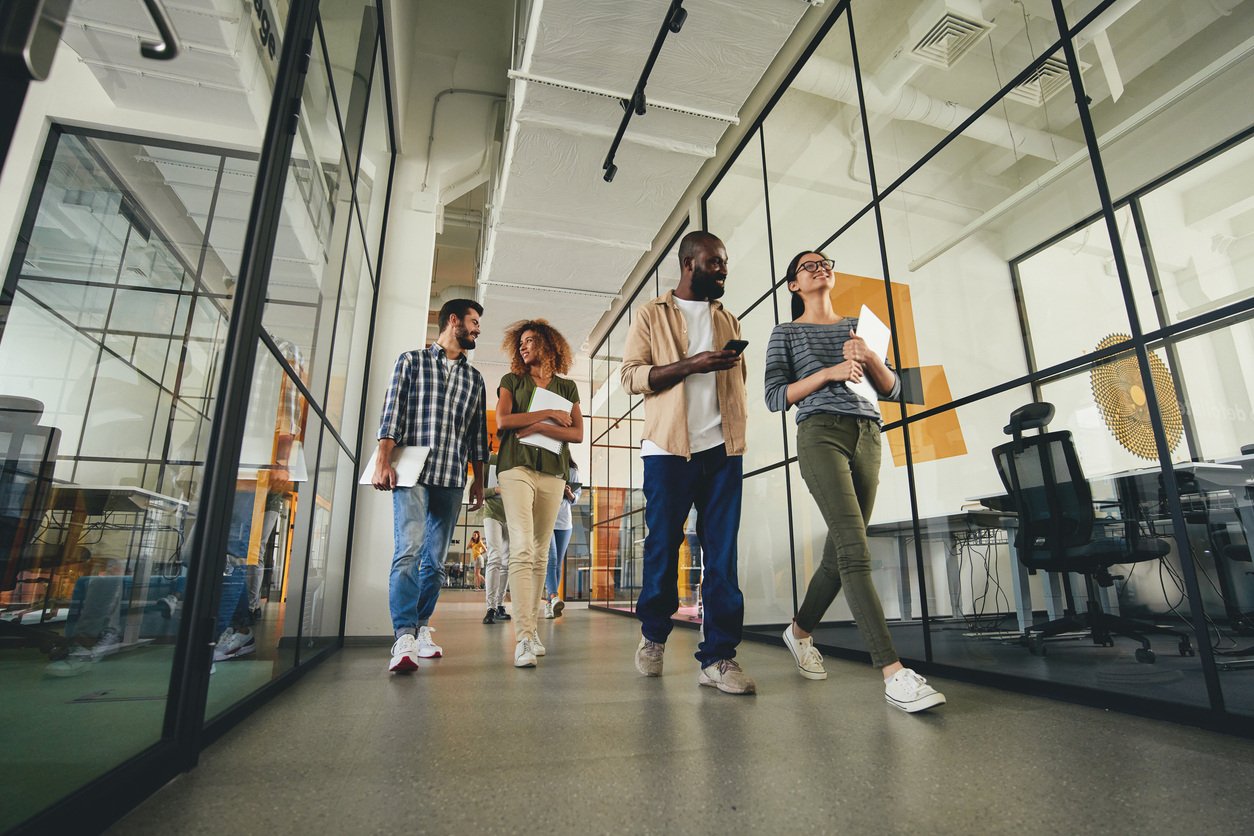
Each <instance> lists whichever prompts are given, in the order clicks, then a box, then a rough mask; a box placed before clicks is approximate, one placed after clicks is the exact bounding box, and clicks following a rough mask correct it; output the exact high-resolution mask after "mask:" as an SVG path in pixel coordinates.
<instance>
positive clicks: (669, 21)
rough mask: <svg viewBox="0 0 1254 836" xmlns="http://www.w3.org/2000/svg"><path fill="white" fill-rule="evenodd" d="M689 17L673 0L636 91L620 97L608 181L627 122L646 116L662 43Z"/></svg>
mask: <svg viewBox="0 0 1254 836" xmlns="http://www.w3.org/2000/svg"><path fill="white" fill-rule="evenodd" d="M687 19H688V12H687V10H685V9H684V0H671V7H670V8H669V9H668V10H667V12H666V18H665V20H663V21H662V28H661V29H659V30H658V33H657V37H656V38H654V39H653V49H652V50H650V51H649V60H647V61H645V62H644V69H643V70H642V71H641V73H640V80H639V81H637V82H636V89H635V92H633V93H632V94H631V98H630V99H619V104H621V105H622V106H623V111H624V112H623V120H622V121H621V122H619V123H618V132H617V133H615V134H614V141H613V142H611V143H610V151H609V153H608V154H606V155H605V164H604V165H602V166H601V168H603V169H604V170H605V175H604V177H605V182H607V183H609V182H611V181H613V179H614V175H615V174H617V173H618V166H616V165H614V155H615V154H616V153H618V145H619V143H621V142H622V141H623V134H624V133H626V132H627V123H628V122H630V121H631V117H632V116H633V115H635V116H644V111H645V103H644V86H645V84H647V83H648V81H649V74H650V73H652V72H653V64H654V63H655V62H656V61H657V57H658V54H659V53H661V51H662V44H663V43H664V42H665V41H666V36H667V35H668V34H670V33H671V32H674V33H678V32H679V30H680V29H683V28H684V21H685V20H687Z"/></svg>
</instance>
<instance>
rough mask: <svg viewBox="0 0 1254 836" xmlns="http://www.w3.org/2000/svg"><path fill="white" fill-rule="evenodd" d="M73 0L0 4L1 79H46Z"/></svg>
mask: <svg viewBox="0 0 1254 836" xmlns="http://www.w3.org/2000/svg"><path fill="white" fill-rule="evenodd" d="M70 2H71V0H13V2H7V0H6V2H4V3H3V4H0V78H5V79H13V80H20V81H43V80H44V79H45V78H47V77H48V73H49V72H51V71H52V58H53V56H54V55H55V54H56V51H57V45H58V44H59V43H61V31H62V30H63V29H65V19H66V17H67V16H68V15H69V13H70Z"/></svg>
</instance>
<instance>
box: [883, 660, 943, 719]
mask: <svg viewBox="0 0 1254 836" xmlns="http://www.w3.org/2000/svg"><path fill="white" fill-rule="evenodd" d="M884 699H886V700H888V701H889V702H890V703H892V704H893V705H895V706H897V707H898V708H900V709H901V710H902V711H908V712H910V713H911V714H913V713H914V712H916V711H923V710H924V709H928V708H931V707H932V706H936V705H944V704H945V695H944V694H942V693H941V692H940V691H937V690H936V689H935V688H933V687H932V686H931V685H928V684H927V680H926V679H924V678H923V677H921V676H919V675H918V674H917V673H915V672H914V671H912V670H910V669H909V668H902V669H901V670H899V671H897V673H895V674H893V675H892V676H891V677H889V679H888V680H887V681H885V682H884Z"/></svg>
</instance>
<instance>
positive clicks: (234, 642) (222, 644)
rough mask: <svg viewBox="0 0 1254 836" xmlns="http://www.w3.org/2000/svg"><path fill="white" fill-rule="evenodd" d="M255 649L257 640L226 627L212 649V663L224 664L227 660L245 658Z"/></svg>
mask: <svg viewBox="0 0 1254 836" xmlns="http://www.w3.org/2000/svg"><path fill="white" fill-rule="evenodd" d="M256 649H257V639H256V637H255V636H253V634H252V633H241V632H239V631H237V630H235V629H233V628H230V627H228V628H227V629H226V632H224V633H223V634H222V636H221V637H220V638H219V639H218V645H217V647H215V648H214V649H213V661H215V662H225V661H226V660H227V659H238V658H239V657H240V656H247V655H248V654H249V653H252V652H253V651H255V650H256Z"/></svg>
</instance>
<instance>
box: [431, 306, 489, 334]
mask: <svg viewBox="0 0 1254 836" xmlns="http://www.w3.org/2000/svg"><path fill="white" fill-rule="evenodd" d="M468 311H474V312H475V313H477V314H479V316H483V305H480V304H479V303H478V302H476V301H475V300H474V299H450V300H449V301H447V302H445V303H444V307H442V308H440V330H441V331H443V330H444V327H445V326H446V325H448V318H449V317H450V316H455V317H457V318H458V319H465V318H466V313H467V312H468Z"/></svg>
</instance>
